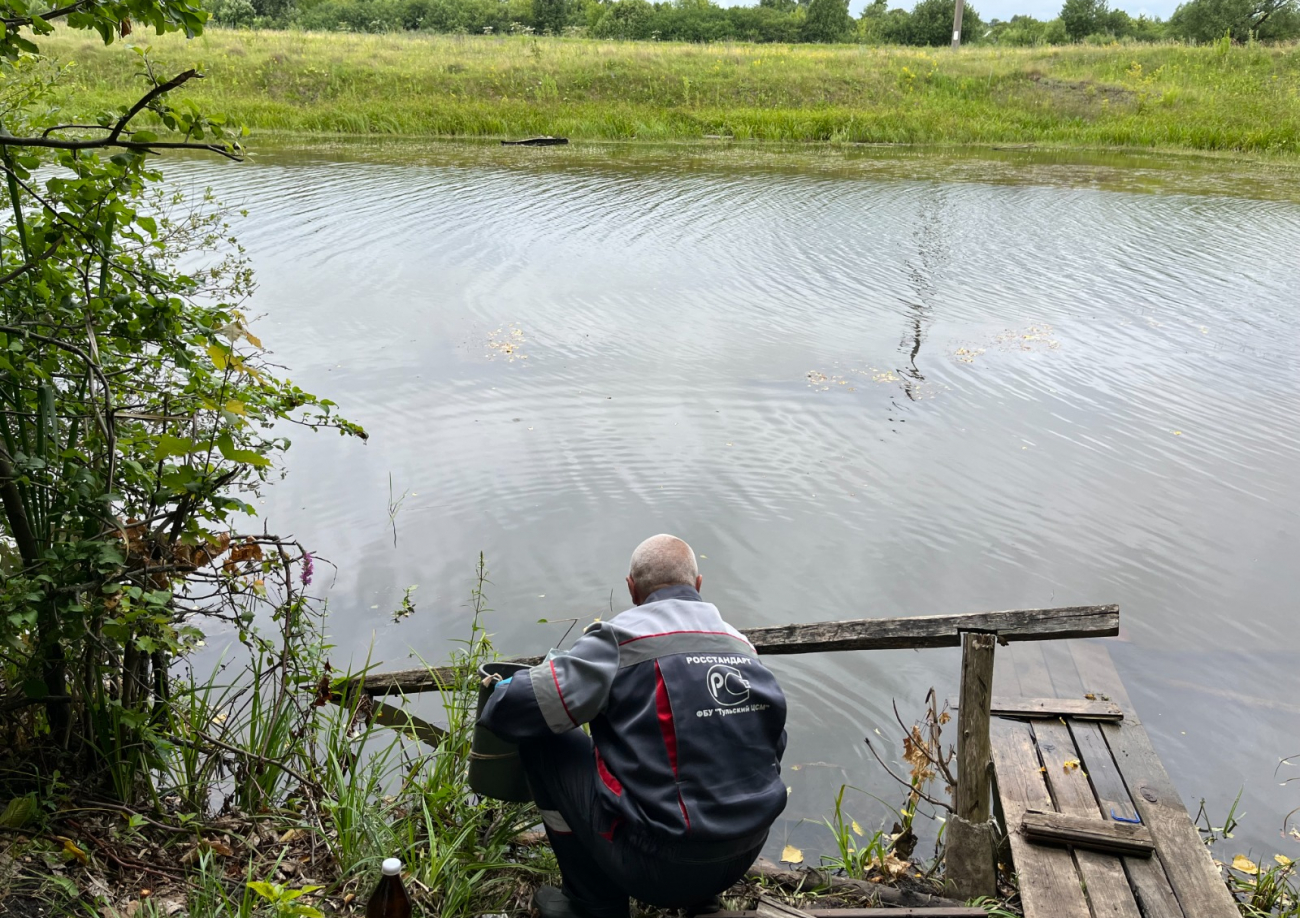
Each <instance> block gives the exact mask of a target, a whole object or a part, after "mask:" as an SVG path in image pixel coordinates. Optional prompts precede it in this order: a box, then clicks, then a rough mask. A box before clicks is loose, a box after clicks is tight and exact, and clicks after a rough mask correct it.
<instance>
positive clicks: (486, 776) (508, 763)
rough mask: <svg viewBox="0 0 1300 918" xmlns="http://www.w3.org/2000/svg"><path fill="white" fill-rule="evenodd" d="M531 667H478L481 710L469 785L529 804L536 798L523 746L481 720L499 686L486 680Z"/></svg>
mask: <svg viewBox="0 0 1300 918" xmlns="http://www.w3.org/2000/svg"><path fill="white" fill-rule="evenodd" d="M525 669H528V667H527V666H524V665H523V664H522V663H484V664H483V665H482V666H480V667H479V668H478V674H479V690H478V710H477V711H476V712H475V714H474V720H475V723H474V738H473V739H472V740H471V742H470V747H469V786H470V789H471V790H473V791H474V793H476V794H478V795H479V796H481V797H492V798H494V799H496V800H506V801H509V802H511V803H527V802H528V801H530V800H532V799H533V792H532V790H531V789H530V788H529V787H528V778H527V777H526V776H525V775H524V764H523V762H521V761H520V760H519V747H518V746H516V745H515V744H514V743H507V742H506V741H505V740H503V739H502V738H501V737H499V736H497V735H496V734H495V733H493V732H492V731H491V730H489V729H488V728H487V727H485V726H483V725H482V724H480V723H478V718H480V717H482V716H483V706H484V705H486V704H487V701H488V699H489V698H491V697H492V690H493V689H495V688H496V686H495V685H494V684H493V683H491V682H489V683H488V684H487V685H483V680H484V679H487V678H489V677H491V676H500V677H501V678H502V679H509V678H510V677H511V676H513V675H515V674H516V673H518V672H520V671H522V670H525Z"/></svg>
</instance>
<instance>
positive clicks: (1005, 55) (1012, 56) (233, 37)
mask: <svg viewBox="0 0 1300 918" xmlns="http://www.w3.org/2000/svg"><path fill="white" fill-rule="evenodd" d="M133 40H135V39H134V38H133ZM145 40H146V39H144V38H141V39H140V41H141V42H143V41H145ZM147 40H148V41H150V42H151V43H152V46H153V54H154V56H155V57H158V58H161V59H164V60H166V61H167V62H169V63H170V64H171V65H172V67H173V69H178V68H179V67H180V66H182V65H185V66H188V65H190V64H192V63H195V62H199V63H201V64H202V65H203V69H204V71H205V73H206V74H207V78H206V79H205V80H204V81H202V83H200V84H198V85H196V86H193V87H192V88H190V87H187V88H186V90H185V92H186V93H187V94H189V95H190V96H191V97H193V98H194V99H195V100H197V101H199V102H200V103H202V104H203V105H205V106H208V107H211V108H213V109H216V110H220V111H224V112H227V113H229V114H230V116H231V117H233V118H234V119H235V120H237V121H240V122H243V123H245V124H247V125H248V126H249V127H250V128H252V129H254V130H257V131H279V132H307V133H316V134H403V135H422V136H440V137H447V136H459V137H497V136H502V137H504V136H520V135H531V134H554V135H563V136H567V137H570V138H574V139H593V140H594V139H606V140H608V139H613V140H630V139H639V140H677V139H698V138H704V137H708V136H711V135H712V136H723V137H734V138H737V139H745V140H762V141H798V142H806V141H833V142H844V143H914V144H1001V143H1039V144H1045V145H1060V146H1087V147H1126V148H1156V149H1183V150H1205V151H1210V150H1216V151H1245V152H1250V153H1276V154H1283V155H1294V154H1296V153H1300V46H1296V45H1289V46H1278V47H1262V46H1258V45H1250V46H1230V45H1227V44H1220V45H1215V46H1213V47H1188V46H1183V45H1174V44H1167V45H1112V46H1107V47H1094V46H1074V47H1064V48H1061V47H1050V48H1021V49H999V48H967V49H963V50H962V51H960V52H959V53H955V54H954V53H952V52H949V51H947V50H946V49H945V50H932V49H924V48H895V47H867V46H858V45H840V46H835V45H749V44H714V45H692V44H679V43H666V42H665V43H660V42H613V41H595V40H584V39H559V38H536V37H527V36H472V37H470V36H450V35H412V34H402V35H355V34H341V33H328V34H319V33H296V32H250V31H240V32H235V31H222V30H212V31H209V32H208V33H205V34H204V35H203V36H202V37H201V38H199V39H198V40H196V41H193V42H189V43H186V42H185V40H184V39H181V38H177V37H174V36H168V37H165V38H161V39H158V38H150V39H147ZM48 44H49V47H50V48H51V49H52V52H53V53H54V54H56V55H58V56H59V57H60V58H61V59H63V60H65V61H68V62H71V63H73V64H74V67H73V68H72V70H71V71H70V74H69V77H68V79H67V81H66V82H65V83H64V85H63V87H62V89H61V91H60V102H61V104H62V106H63V107H64V109H65V110H66V111H67V113H68V115H69V118H68V120H70V121H75V120H84V119H87V118H89V117H92V116H93V115H94V114H95V113H96V112H98V111H101V110H103V109H105V108H112V107H117V108H120V107H122V106H123V105H125V104H128V103H129V102H130V101H132V100H134V99H135V98H137V97H138V95H139V94H140V92H141V86H142V84H141V82H140V80H139V79H138V78H137V76H136V73H137V71H138V70H139V63H138V58H137V57H136V55H134V54H131V53H129V51H127V50H126V49H124V48H122V47H121V46H120V45H115V46H112V47H110V48H107V49H104V48H102V47H100V46H99V45H98V44H97V43H94V42H89V41H86V40H84V39H82V38H77V37H74V36H73V35H71V34H69V33H67V32H62V33H60V34H58V35H56V36H54V37H53V38H52V40H50V41H49V43H48Z"/></svg>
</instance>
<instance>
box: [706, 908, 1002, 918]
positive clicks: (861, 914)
mask: <svg viewBox="0 0 1300 918" xmlns="http://www.w3.org/2000/svg"><path fill="white" fill-rule="evenodd" d="M761 914H762V913H761V911H759V910H758V909H746V910H745V911H710V913H707V915H705V917H703V918H759V915H761ZM801 914H805V915H811V918H988V913H987V911H984V909H972V908H969V906H962V908H948V909H944V908H922V909H906V908H905V909H814V908H805V909H802V910H801Z"/></svg>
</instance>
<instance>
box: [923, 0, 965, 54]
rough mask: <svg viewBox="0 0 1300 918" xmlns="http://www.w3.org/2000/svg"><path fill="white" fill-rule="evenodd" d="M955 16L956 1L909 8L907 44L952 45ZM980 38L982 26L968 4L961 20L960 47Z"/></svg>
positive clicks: (926, 2)
mask: <svg viewBox="0 0 1300 918" xmlns="http://www.w3.org/2000/svg"><path fill="white" fill-rule="evenodd" d="M956 12H957V0H920V2H918V3H917V4H916V6H915V7H913V8H912V15H911V17H910V20H909V21H908V29H907V32H908V35H907V43H908V44H910V45H931V46H936V47H937V46H943V45H950V44H952V21H953V18H954V16H955V14H956ZM983 35H984V23H983V21H982V20H981V19H980V16H979V13H977V12H975V7H973V6H971V5H970V4H969V3H967V4H966V6H965V9H964V11H963V12H962V17H961V40H962V44H966V43H968V42H971V41H975V40H976V39H978V38H982V37H983Z"/></svg>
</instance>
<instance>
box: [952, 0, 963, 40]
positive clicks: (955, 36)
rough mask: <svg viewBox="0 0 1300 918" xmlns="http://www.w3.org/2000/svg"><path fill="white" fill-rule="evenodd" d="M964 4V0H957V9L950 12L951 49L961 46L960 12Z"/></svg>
mask: <svg viewBox="0 0 1300 918" xmlns="http://www.w3.org/2000/svg"><path fill="white" fill-rule="evenodd" d="M965 6H966V3H965V0H957V10H956V11H955V12H954V13H953V14H952V50H954V51H956V50H957V49H958V48H960V47H961V14H962V11H963V10H964V8H965Z"/></svg>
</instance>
